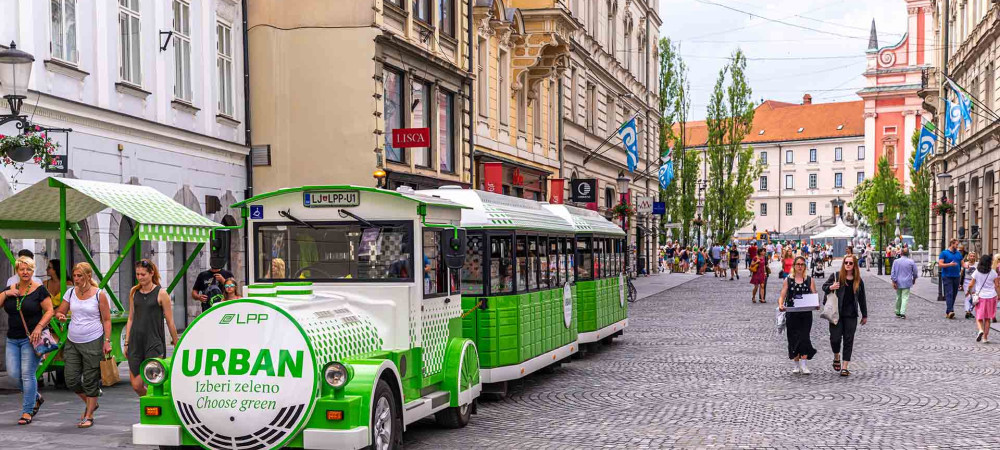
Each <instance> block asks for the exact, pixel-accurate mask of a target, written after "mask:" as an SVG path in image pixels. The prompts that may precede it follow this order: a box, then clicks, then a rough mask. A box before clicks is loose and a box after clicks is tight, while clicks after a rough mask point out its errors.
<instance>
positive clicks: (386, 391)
mask: <svg viewBox="0 0 1000 450" xmlns="http://www.w3.org/2000/svg"><path fill="white" fill-rule="evenodd" d="M383 401H384V403H383ZM398 403H399V402H397V401H396V396H395V395H393V393H392V389H391V388H389V384H388V383H386V382H385V380H378V384H376V385H375V395H374V396H372V404H371V410H372V422H371V423H372V427H371V429H370V430H369V432H370V433H371V434H370V438H371V443H372V445H371V446H370V447H368V448H370V449H372V450H392V449H398V448H400V447H402V444H403V417H402V414H401V412H400V407H399V404H398ZM380 411H385V412H387V413H388V417H387V418H385V419H383V420H384V422H383V421H380V419H379V417H378V416H376V414H378V415H381V414H382V412H380ZM386 425H388V428H389V430H388V432H387V433H380V432H379V431H381V430H382V429H384V427H385V426H386ZM377 437H378V438H380V440H378V441H377V440H376V438H377Z"/></svg>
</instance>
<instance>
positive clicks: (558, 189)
mask: <svg viewBox="0 0 1000 450" xmlns="http://www.w3.org/2000/svg"><path fill="white" fill-rule="evenodd" d="M565 182H566V180H564V179H562V178H553V179H552V180H551V181H550V182H549V203H551V204H553V205H561V204H563V195H564V191H563V186H564V183H565Z"/></svg>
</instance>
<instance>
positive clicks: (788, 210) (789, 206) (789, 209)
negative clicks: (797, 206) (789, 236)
mask: <svg viewBox="0 0 1000 450" xmlns="http://www.w3.org/2000/svg"><path fill="white" fill-rule="evenodd" d="M785 215H786V216H790V215H792V204H791V203H790V202H789V203H785Z"/></svg>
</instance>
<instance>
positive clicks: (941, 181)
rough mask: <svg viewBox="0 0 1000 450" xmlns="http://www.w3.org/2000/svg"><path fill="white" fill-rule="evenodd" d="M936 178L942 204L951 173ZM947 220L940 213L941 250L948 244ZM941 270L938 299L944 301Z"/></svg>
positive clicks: (939, 273)
mask: <svg viewBox="0 0 1000 450" xmlns="http://www.w3.org/2000/svg"><path fill="white" fill-rule="evenodd" d="M937 179H938V187H940V188H941V204H942V205H943V204H944V203H945V202H946V201H948V187H949V186H950V185H951V174H950V173H947V172H941V173H939V174H938V176H937ZM947 220H948V216H947V215H945V214H941V251H944V249H945V248H946V247H947V246H948V240H947V238H946V237H945V233H946V231H945V227H946V225H947V222H946V221H947ZM943 270H944V269H942V268H940V267H939V268H938V301H939V302H943V301H944V287H943V283H942V280H941V275H942V274H943Z"/></svg>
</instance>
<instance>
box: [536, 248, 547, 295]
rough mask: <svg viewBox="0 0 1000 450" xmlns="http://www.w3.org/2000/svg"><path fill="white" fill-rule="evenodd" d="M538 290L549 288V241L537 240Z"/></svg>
mask: <svg viewBox="0 0 1000 450" xmlns="http://www.w3.org/2000/svg"><path fill="white" fill-rule="evenodd" d="M538 288H539V289H548V288H549V240H548V238H544V237H540V238H538Z"/></svg>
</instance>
